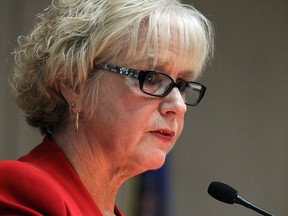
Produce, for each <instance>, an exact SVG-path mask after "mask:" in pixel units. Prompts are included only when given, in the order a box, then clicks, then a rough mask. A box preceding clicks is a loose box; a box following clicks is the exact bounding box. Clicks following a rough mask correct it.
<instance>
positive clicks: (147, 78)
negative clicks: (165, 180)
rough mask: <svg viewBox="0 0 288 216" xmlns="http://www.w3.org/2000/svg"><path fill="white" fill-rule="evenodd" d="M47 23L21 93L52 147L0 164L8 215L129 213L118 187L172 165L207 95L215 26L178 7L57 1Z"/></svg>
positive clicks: (21, 58)
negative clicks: (190, 114) (201, 79)
mask: <svg viewBox="0 0 288 216" xmlns="http://www.w3.org/2000/svg"><path fill="white" fill-rule="evenodd" d="M38 18H39V21H38V23H37V25H36V26H35V28H34V30H33V31H32V32H31V34H29V35H28V36H27V37H21V38H20V39H19V43H20V44H19V48H18V49H17V50H16V51H15V69H14V73H13V77H12V78H13V79H12V87H13V93H14V97H15V98H16V101H17V103H18V105H19V107H20V108H21V109H23V110H24V112H25V114H26V117H27V121H28V123H29V124H30V125H32V126H34V127H37V128H39V129H40V130H41V132H42V134H43V135H45V138H44V140H43V142H42V143H41V144H40V145H39V146H37V147H36V148H35V149H33V150H32V151H31V152H30V153H29V154H27V155H25V156H23V157H21V158H20V159H19V160H17V161H2V162H1V163H0V175H1V178H0V190H1V193H0V212H1V213H2V215H3V214H4V215H5V214H7V215H75V216H80V215H85V216H87V215H105V216H108V215H109V216H110V215H123V214H122V213H121V212H120V211H119V210H118V209H117V207H116V206H115V197H116V194H117V191H118V189H119V187H120V186H121V185H122V184H123V183H124V182H125V181H126V180H127V179H129V178H131V177H133V176H135V175H137V174H140V173H142V172H144V171H147V170H151V169H157V168H159V167H161V166H162V165H163V163H164V161H165V157H166V155H167V153H168V152H169V151H170V150H171V149H172V147H173V145H174V143H175V141H176V140H177V138H178V137H179V135H180V133H181V131H182V128H183V118H184V114H185V112H186V109H187V106H195V105H197V104H198V103H199V102H200V100H201V98H202V97H203V96H204V93H205V87H204V86H203V85H201V84H200V83H197V82H195V79H196V78H197V76H198V75H199V74H200V72H201V70H202V69H203V67H204V65H205V63H206V61H207V59H208V57H209V54H210V53H211V50H212V37H213V34H212V31H211V26H210V24H209V21H208V20H207V19H206V18H205V17H204V16H203V15H201V14H200V13H199V12H198V11H197V10H196V9H194V8H193V7H192V6H188V5H183V4H181V3H180V2H179V1H178V0H117V1H114V0H113V1H107V0H66V1H63V0H54V1H53V2H52V4H51V6H50V7H49V8H48V9H47V10H45V13H43V14H41V15H39V17H38Z"/></svg>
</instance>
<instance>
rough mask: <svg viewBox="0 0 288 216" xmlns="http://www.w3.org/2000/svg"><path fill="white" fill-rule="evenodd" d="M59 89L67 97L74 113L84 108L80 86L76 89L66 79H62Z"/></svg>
mask: <svg viewBox="0 0 288 216" xmlns="http://www.w3.org/2000/svg"><path fill="white" fill-rule="evenodd" d="M59 89H60V91H61V93H62V96H63V97H64V98H65V100H66V102H67V104H68V106H69V107H70V110H71V111H72V112H73V113H79V112H82V110H83V105H82V100H81V97H80V94H81V91H80V88H77V89H74V88H73V87H71V86H70V85H69V84H68V83H67V82H66V81H65V80H60V82H59Z"/></svg>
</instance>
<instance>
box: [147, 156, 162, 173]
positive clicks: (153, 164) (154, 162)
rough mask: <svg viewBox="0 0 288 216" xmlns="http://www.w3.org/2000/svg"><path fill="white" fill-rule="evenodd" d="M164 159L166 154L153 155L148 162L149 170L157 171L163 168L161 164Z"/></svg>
mask: <svg viewBox="0 0 288 216" xmlns="http://www.w3.org/2000/svg"><path fill="white" fill-rule="evenodd" d="M165 159H166V154H164V153H162V154H159V153H158V154H157V155H154V156H153V157H151V158H150V160H149V164H148V167H149V170H156V169H159V168H161V167H162V166H163V164H164V163H165Z"/></svg>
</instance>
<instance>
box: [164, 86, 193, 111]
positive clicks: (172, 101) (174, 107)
mask: <svg viewBox="0 0 288 216" xmlns="http://www.w3.org/2000/svg"><path fill="white" fill-rule="evenodd" d="M186 111H187V106H186V104H185V102H184V99H183V97H182V95H181V93H180V91H179V89H178V88H173V89H172V90H171V92H170V93H169V94H168V95H167V96H166V97H163V98H162V103H161V105H160V112H161V113H162V114H168V113H174V114H184V113H185V112H186Z"/></svg>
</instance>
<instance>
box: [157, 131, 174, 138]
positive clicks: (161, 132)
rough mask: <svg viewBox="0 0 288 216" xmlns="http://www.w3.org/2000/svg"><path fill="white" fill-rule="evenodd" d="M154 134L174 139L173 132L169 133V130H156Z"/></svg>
mask: <svg viewBox="0 0 288 216" xmlns="http://www.w3.org/2000/svg"><path fill="white" fill-rule="evenodd" d="M155 132H156V133H158V134H160V135H162V136H165V137H174V136H175V132H174V131H170V130H157V131H155Z"/></svg>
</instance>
